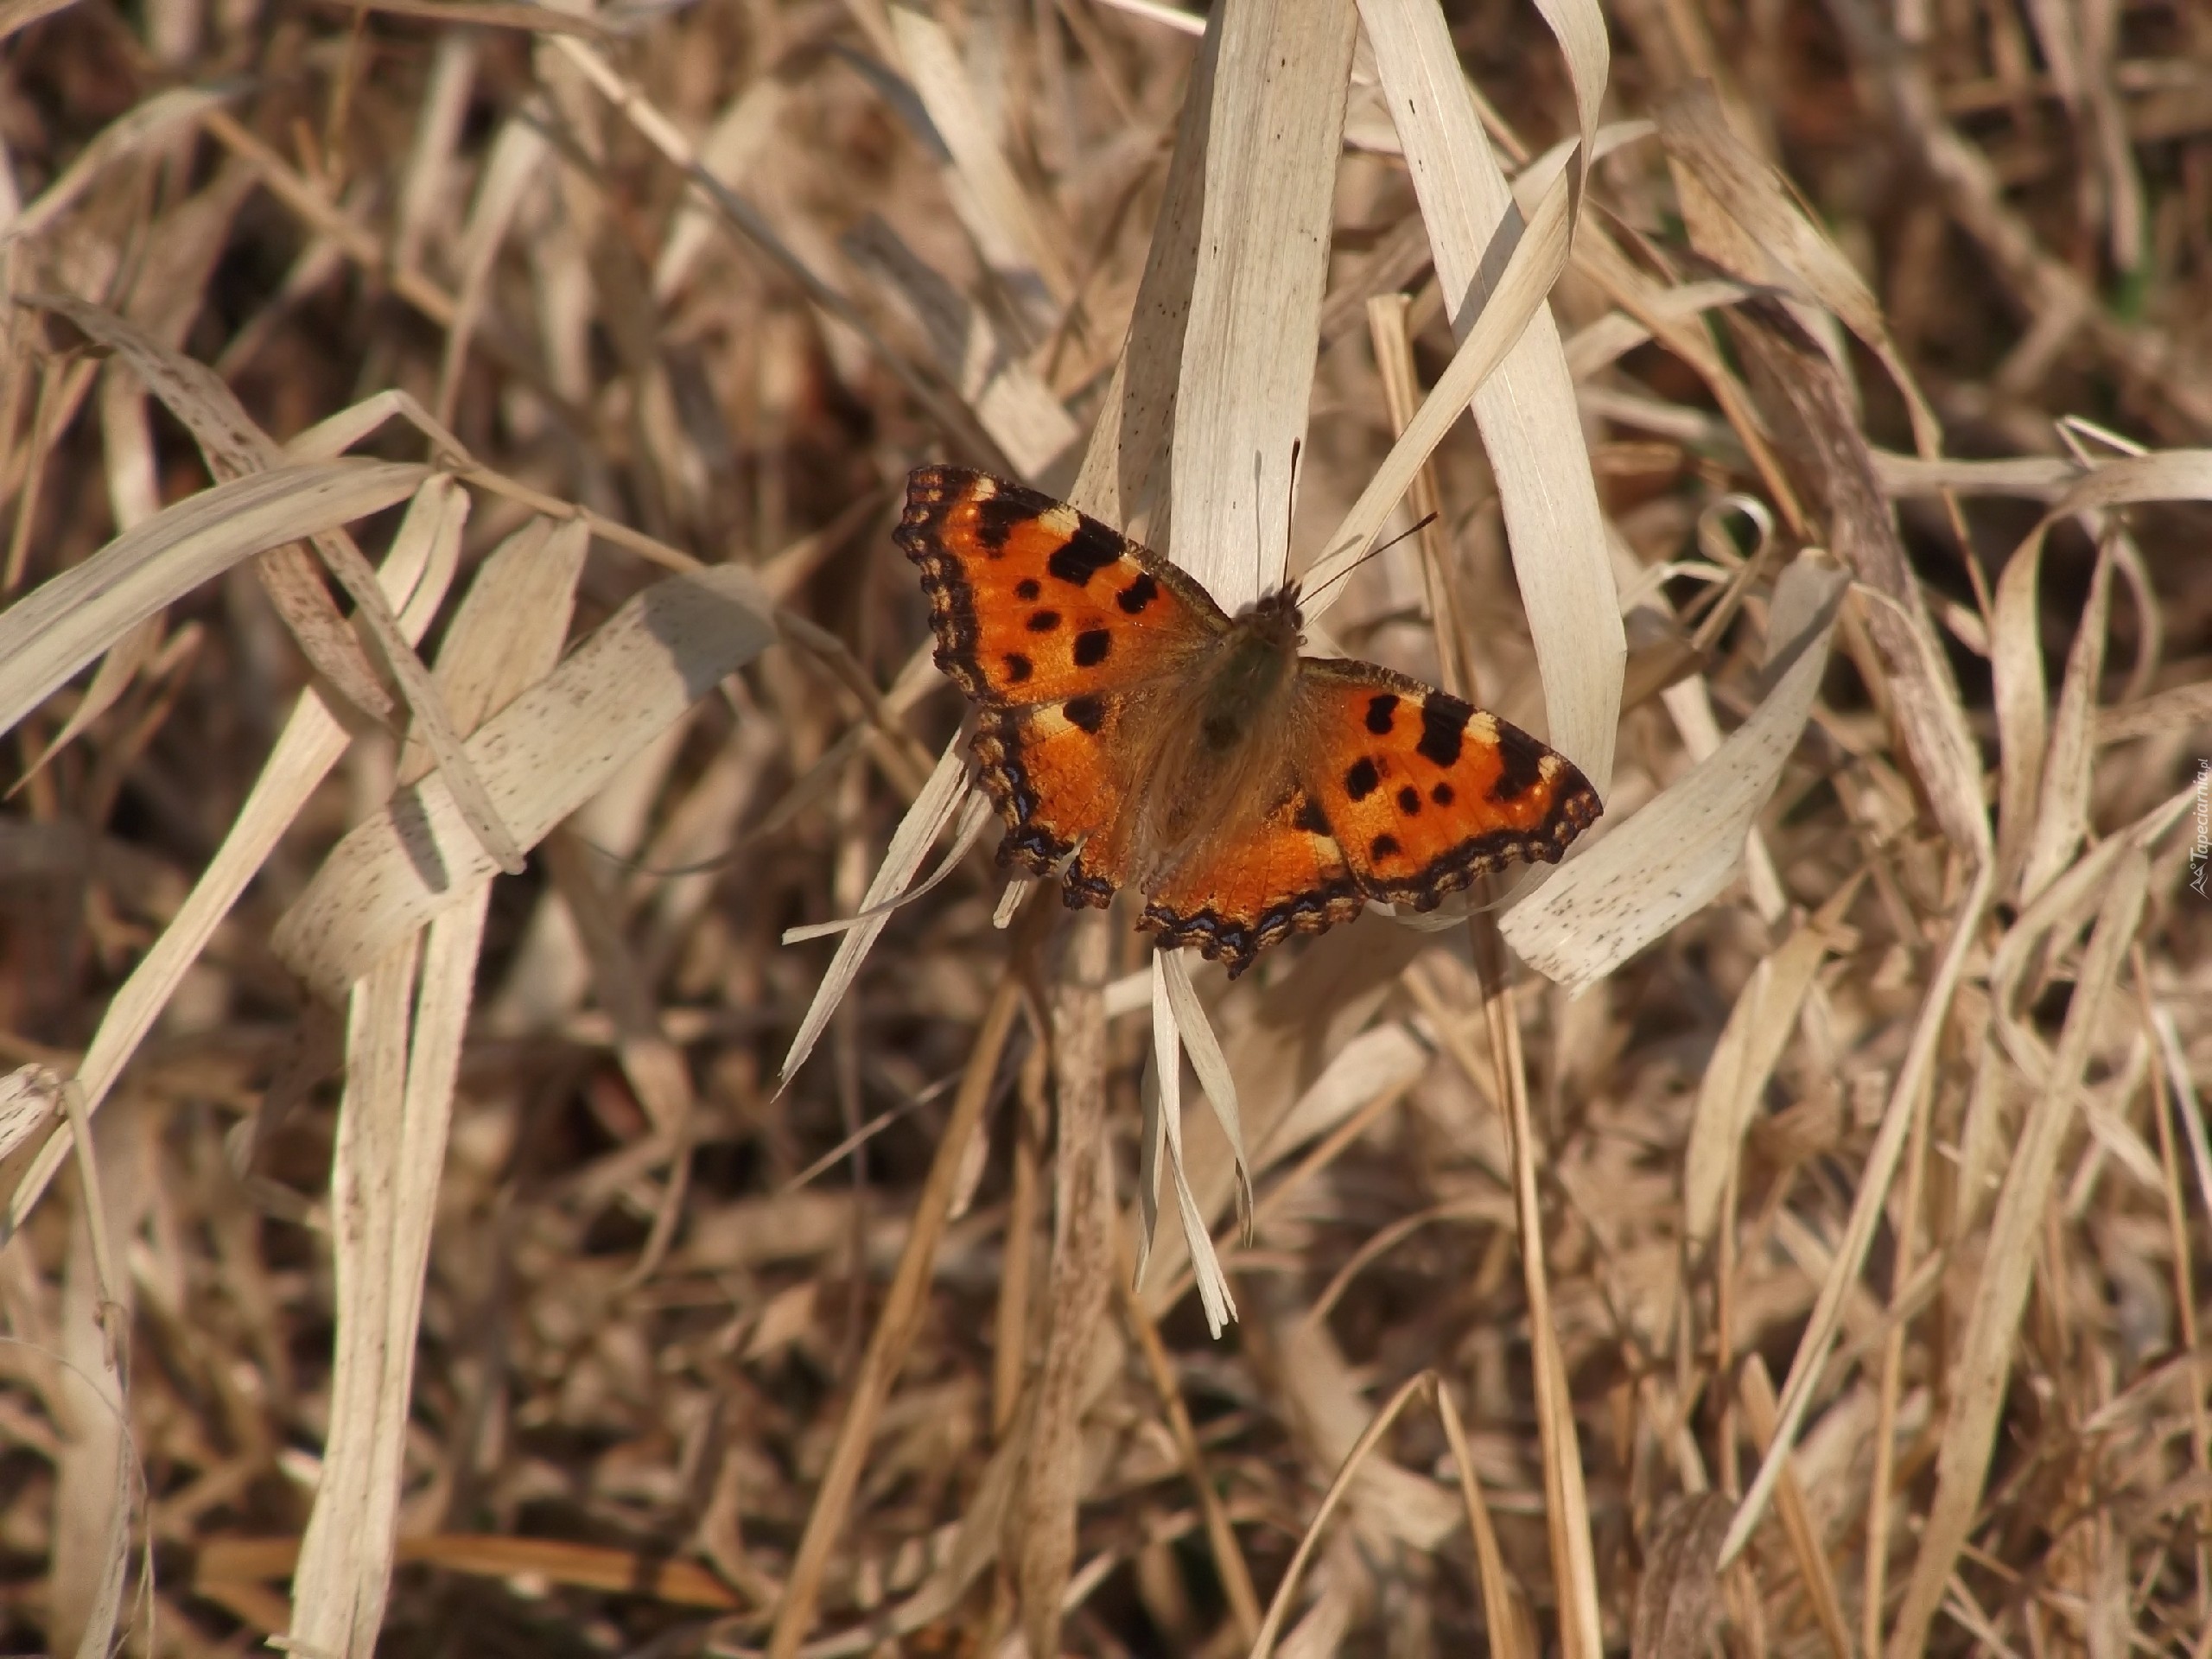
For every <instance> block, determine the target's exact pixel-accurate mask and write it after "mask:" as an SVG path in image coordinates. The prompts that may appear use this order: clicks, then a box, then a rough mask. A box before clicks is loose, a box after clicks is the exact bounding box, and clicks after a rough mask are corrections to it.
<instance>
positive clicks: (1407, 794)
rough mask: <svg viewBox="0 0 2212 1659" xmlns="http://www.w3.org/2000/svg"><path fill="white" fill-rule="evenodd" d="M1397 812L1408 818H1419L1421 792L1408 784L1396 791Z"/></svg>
mask: <svg viewBox="0 0 2212 1659" xmlns="http://www.w3.org/2000/svg"><path fill="white" fill-rule="evenodd" d="M1398 810H1399V811H1401V812H1402V813H1404V814H1405V815H1406V816H1407V817H1409V818H1417V817H1420V816H1421V791H1419V790H1417V789H1415V788H1414V786H1413V785H1411V784H1408V785H1406V786H1405V787H1404V788H1403V789H1402V790H1400V791H1398Z"/></svg>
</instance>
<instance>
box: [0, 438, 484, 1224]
mask: <svg viewBox="0 0 2212 1659" xmlns="http://www.w3.org/2000/svg"><path fill="white" fill-rule="evenodd" d="M263 476H264V477H266V476H268V475H267V474H263ZM248 481H249V482H250V481H251V480H248ZM467 509H468V498H467V496H466V495H465V494H463V493H461V490H460V488H459V487H458V486H455V485H454V482H453V480H450V479H448V478H444V477H434V478H432V479H430V480H429V481H428V482H426V483H425V484H424V485H423V487H422V488H421V489H420V490H419V491H417V492H416V496H415V499H414V500H413V501H412V502H411V503H410V505H409V507H408V512H407V518H406V520H405V522H404V524H402V526H401V528H400V531H399V533H398V535H397V537H395V538H394V539H393V543H392V550H391V556H389V557H387V558H386V559H385V563H384V567H383V569H382V570H381V571H380V572H379V579H380V580H381V581H383V582H385V584H386V586H385V593H386V595H387V597H389V598H390V600H391V602H392V605H393V607H394V608H395V609H396V610H397V612H398V614H399V626H400V629H401V631H402V632H404V634H405V635H406V636H407V638H408V639H410V640H414V639H421V638H422V636H423V632H424V631H425V630H426V629H427V628H428V627H429V625H430V618H431V616H432V615H433V614H434V613H435V611H436V609H437V607H438V605H439V603H440V602H441V601H442V600H443V599H444V598H445V594H446V587H447V584H448V582H451V580H452V579H453V573H454V565H455V563H456V562H457V561H458V559H459V556H460V552H461V527H462V525H463V524H464V523H465V522H466V520H467ZM346 742H347V737H346V730H345V728H343V727H342V726H340V724H339V722H338V721H337V719H336V718H335V717H334V715H332V714H331V712H330V710H329V709H328V708H327V706H326V705H325V704H324V703H323V702H322V701H321V698H320V697H319V696H315V694H314V693H312V692H310V693H308V694H307V695H306V696H303V697H302V699H301V702H300V704H299V707H298V708H296V709H294V710H293V713H292V716H291V718H290V719H289V721H286V722H285V726H284V729H283V733H282V734H281V735H280V736H279V737H278V739H277V743H276V746H275V747H274V748H272V749H271V751H270V756H269V759H268V760H267V761H266V762H265V763H264V766H263V767H262V771H261V774H260V777H259V779H258V780H257V782H256V784H255V785H254V787H253V789H252V790H251V791H250V792H249V794H248V795H247V797H246V799H245V803H244V804H243V805H242V806H241V807H240V808H239V810H238V817H237V818H236V819H235V820H234V821H233V823H232V826H231V829H230V833H229V834H228V836H226V837H225V839H224V842H223V844H222V846H221V847H220V848H219V849H217V851H216V854H215V856H214V858H213V860H212V861H210V862H209V864H208V866H207V870H206V871H205V872H204V873H203V874H202V875H201V876H200V880H199V881H198V882H197V883H195V884H194V887H193V889H192V892H191V893H190V894H189V895H188V897H187V898H186V899H185V901H184V902H183V904H181V906H179V907H178V909H177V912H176V914H175V916H174V917H173V918H171V919H170V922H169V925H168V927H166V928H164V929H163V930H162V936H161V937H160V938H158V939H156V941H155V942H154V944H153V946H152V947H151V948H150V949H149V950H148V951H147V953H146V954H145V956H144V957H142V958H140V960H139V963H138V965H137V967H136V968H135V969H133V970H132V971H131V974H130V977H129V978H128V979H127V980H126V981H124V984H123V985H122V987H121V988H119V989H118V991H117V992H116V994H115V995H114V997H113V998H112V999H111V1001H110V1002H109V1004H108V1007H107V1012H106V1014H105V1018H103V1019H102V1020H101V1021H100V1024H99V1029H98V1030H97V1031H96V1032H94V1033H93V1034H92V1042H91V1044H90V1045H89V1046H87V1047H86V1051H85V1054H84V1058H82V1059H81V1060H80V1061H79V1063H78V1069H77V1080H78V1084H79V1087H80V1088H82V1089H83V1090H84V1092H85V1097H86V1111H87V1112H92V1111H96V1110H98V1109H99V1105H100V1103H101V1102H102V1101H104V1100H105V1099H106V1097H107V1095H108V1091H109V1090H111V1088H112V1087H113V1086H114V1084H115V1081H116V1078H117V1077H118V1075H120V1073H121V1071H122V1070H123V1067H124V1063H125V1062H126V1061H127V1060H128V1059H129V1058H130V1056H131V1055H132V1054H133V1053H134V1052H137V1048H138V1046H139V1045H140V1044H141V1043H142V1042H143V1041H144V1040H145V1038H146V1035H147V1033H149V1031H151V1030H152V1029H153V1026H154V1021H155V1020H156V1019H157V1018H158V1017H159V1015H160V1014H161V1012H162V1008H163V1007H166V1006H167V1005H168V1001H169V999H170V997H171V996H172V995H175V991H176V989H177V987H178V986H179V985H180V984H181V982H183V979H184V976H185V975H186V974H187V973H188V971H189V970H190V969H191V967H192V965H193V963H194V962H195V961H196V960H197V959H198V958H199V956H200V952H201V951H202V950H204V949H205V948H206V946H207V941H208V939H209V938H211V937H212V936H213V933H214V931H215V929H216V927H217V926H218V925H220V923H221V922H222V920H223V918H224V917H225V916H226V914H228V913H229V912H230V910H231V907H232V906H233V905H235V904H236V903H237V902H238V895H239V894H240V893H243V892H244V891H245V886H246V884H247V882H248V881H250V880H251V879H252V878H253V875H254V874H255V873H256V872H257V870H259V869H260V868H261V867H262V865H263V863H264V861H265V860H266V859H267V858H268V856H269V854H270V849H271V848H273V847H274V846H275V845H276V843H277V838H278V837H279V836H281V835H283V832H284V831H285V830H286V829H288V828H289V827H290V825H291V823H292V822H293V820H294V818H295V817H296V816H297V815H298V813H299V811H300V809H301V808H302V806H303V805H304V804H305V803H306V801H307V798H308V795H309V793H310V792H311V791H313V790H314V789H315V785H317V784H319V783H320V782H321V780H322V779H323V777H324V775H325V774H326V773H327V772H328V771H329V770H330V768H331V767H332V766H334V765H336V764H337V761H338V758H339V756H340V753H343V751H344V749H345V747H346ZM67 1151H68V1144H67V1137H57V1138H56V1141H54V1143H53V1144H50V1145H48V1147H45V1148H43V1149H42V1150H41V1153H40V1154H39V1157H38V1160H37V1161H36V1162H35V1163H34V1164H33V1165H32V1166H31V1168H30V1169H29V1171H28V1172H27V1173H25V1175H24V1177H23V1179H22V1182H21V1183H20V1184H19V1185H17V1186H16V1191H15V1192H14V1194H13V1195H12V1197H11V1198H10V1203H9V1209H8V1219H7V1225H6V1229H5V1233H4V1234H0V1236H10V1235H12V1234H13V1233H14V1232H15V1231H16V1229H17V1228H19V1227H20V1226H22V1223H23V1219H24V1217H26V1216H28V1215H29V1213H30V1211H31V1209H32V1207H33V1206H34V1205H35V1204H36V1203H37V1202H38V1199H39V1198H40V1196H41V1194H42V1193H43V1192H45V1190H46V1185H47V1183H48V1181H49V1180H51V1179H53V1177H54V1173H55V1171H57V1170H58V1169H59V1168H60V1160H62V1158H63V1157H65V1156H66V1155H67Z"/></svg>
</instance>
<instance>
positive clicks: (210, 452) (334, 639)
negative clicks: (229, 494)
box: [37, 296, 522, 875]
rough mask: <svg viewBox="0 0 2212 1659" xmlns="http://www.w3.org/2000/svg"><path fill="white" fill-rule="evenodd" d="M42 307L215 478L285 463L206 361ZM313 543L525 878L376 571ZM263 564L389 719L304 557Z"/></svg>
mask: <svg viewBox="0 0 2212 1659" xmlns="http://www.w3.org/2000/svg"><path fill="white" fill-rule="evenodd" d="M37 303H39V304H41V305H42V306H44V307H45V308H47V309H48V310H51V311H54V312H56V313H58V314H59V315H62V316H65V317H67V318H68V319H69V321H71V322H72V323H73V325H75V326H76V327H79V328H80V329H82V330H83V331H84V332H85V333H86V334H89V335H91V336H92V338H93V339H95V340H100V341H101V342H102V343H104V344H106V345H109V346H112V347H113V348H114V349H115V350H116V351H117V352H118V353H121V354H122V355H123V356H124V358H125V359H127V360H128V361H129V362H130V365H131V367H132V368H133V369H134V370H135V371H136V372H137V373H138V374H139V375H140V376H141V377H142V378H143V379H144V380H145V382H146V385H147V387H148V389H149V391H153V392H154V393H155V395H156V396H157V397H160V398H161V400H162V403H163V404H165V405H167V407H168V410H169V412H170V413H171V414H173V415H175V416H176V417H177V418H178V419H179V420H181V421H182V422H183V423H185V425H186V426H188V427H189V428H190V429H191V430H192V434H193V436H194V438H195V439H196V440H197V441H198V442H199V443H200V449H201V451H202V453H203V454H205V455H206V457H207V465H208V468H209V470H210V471H212V472H213V473H214V474H215V475H216V476H217V477H218V478H225V477H228V476H231V475H232V474H246V473H251V472H257V471H260V470H262V469H263V468H264V467H270V466H273V465H275V464H277V462H278V461H279V460H280V459H281V458H282V455H283V451H281V450H280V449H278V448H277V446H276V444H275V443H273V442H271V441H270V438H269V436H268V435H267V434H265V433H264V432H263V431H262V430H261V429H260V428H259V427H258V426H257V425H255V424H254V423H253V421H252V419H251V417H250V416H248V415H247V414H246V412H245V409H244V408H243V407H242V406H241V405H240V404H238V399H237V398H236V397H234V396H233V395H232V392H231V390H230V388H229V387H228V386H226V385H224V384H223V383H222V381H220V380H219V379H218V378H216V377H215V375H214V374H213V372H211V371H209V370H208V369H207V368H206V367H205V366H204V365H200V364H199V363H195V362H194V361H193V360H192V359H189V358H188V357H185V356H182V355H181V353H176V352H173V351H170V350H169V349H168V348H167V347H166V346H162V344H161V343H160V342H159V341H158V340H154V339H152V338H150V337H149V336H148V335H147V334H144V333H143V332H142V331H140V330H139V329H137V328H136V327H132V326H131V325H130V323H128V322H126V321H124V320H123V319H122V318H120V317H117V316H114V315H111V314H109V313H107V312H104V311H102V310H100V309H99V308H98V307H96V306H89V305H86V304H84V303H82V302H79V301H76V300H73V299H70V298H68V297H67V296H46V297H42V298H41V299H39V300H38V301H37ZM308 539H310V540H312V541H313V542H314V543H315V550H316V551H317V552H318V553H320V554H321V556H322V560H323V563H325V564H326V565H327V566H328V567H329V569H330V572H331V574H332V575H334V576H336V577H337V578H338V582H339V585H340V587H342V588H345V590H346V593H347V594H349V595H350V596H351V597H352V599H353V603H354V606H355V609H356V614H357V616H358V618H359V626H360V629H361V631H362V632H364V633H365V634H366V635H367V636H368V638H369V640H370V642H372V644H373V645H374V646H375V648H376V651H377V653H378V656H379V657H381V658H383V660H384V662H385V665H386V666H387V667H388V668H389V669H390V671H391V674H392V677H394V678H395V679H397V681H398V683H399V688H400V692H401V695H402V696H404V698H405V700H406V702H407V705H408V708H409V709H410V712H411V713H412V714H413V715H414V716H415V728H414V729H415V731H416V734H418V735H419V736H420V737H421V738H422V739H423V741H425V742H427V743H428V744H429V746H430V748H431V751H432V752H433V753H435V754H436V756H437V757H438V763H439V765H440V766H442V767H443V768H444V769H445V771H446V772H447V774H448V777H447V785H448V788H449V789H450V790H451V791H453V797H454V802H455V804H457V805H458V806H459V807H460V809H461V817H462V820H463V822H465V823H467V825H468V828H469V829H470V831H471V833H473V834H474V836H476V837H477V839H478V840H480V841H481V842H483V843H484V846H485V849H486V851H488V852H489V853H490V854H491V855H492V857H493V860H494V861H495V862H497V863H498V865H499V868H501V869H502V870H504V871H505V872H506V873H507V874H510V875H515V874H520V873H521V870H522V853H521V851H520V849H518V848H517V846H516V845H515V842H514V838H513V837H512V836H511V835H509V834H508V832H507V829H506V826H505V824H504V823H501V822H500V820H499V814H498V812H497V811H496V810H493V805H492V803H491V800H490V798H489V797H488V796H487V795H486V792H485V789H484V785H483V783H482V781H481V780H480V779H478V778H477V776H476V775H475V772H474V770H473V769H472V768H471V766H469V763H468V760H467V756H466V755H465V754H464V753H462V751H461V742H460V740H459V738H458V737H457V736H456V735H455V734H454V729H453V724H452V721H451V720H450V719H449V718H448V715H447V714H446V711H445V709H443V708H442V706H441V705H440V704H439V702H438V698H437V694H436V692H435V690H434V689H433V688H432V686H431V684H430V678H429V671H428V670H426V669H425V668H424V667H423V664H422V660H421V659H420V658H417V657H416V655H415V648H414V646H413V645H410V643H409V642H408V641H407V640H406V639H404V637H403V636H402V635H401V633H400V632H399V626H398V623H397V620H396V619H395V618H394V617H393V615H392V613H391V607H390V606H389V605H387V604H385V599H384V594H383V591H382V590H381V589H380V588H378V586H377V580H376V573H375V572H374V571H373V570H372V569H370V567H369V563H368V561H367V560H365V559H364V558H363V557H362V556H361V551H360V550H359V548H357V547H356V546H354V545H353V538H352V537H349V536H348V535H346V532H345V531H343V530H342V529H340V528H337V527H336V526H330V527H325V528H318V529H317V530H315V531H313V532H312V533H311V534H310V535H309V537H308ZM257 569H259V571H260V574H261V576H262V580H263V582H264V586H265V587H266V588H268V590H269V594H270V598H271V599H272V600H274V601H276V603H277V609H278V610H279V612H281V613H283V616H284V618H285V620H286V621H287V622H288V623H289V625H290V626H291V629H292V632H293V634H294V636H295V637H296V639H298V640H299V642H300V645H301V648H302V650H303V651H304V652H306V653H307V655H308V659H309V660H310V661H311V662H313V663H314V664H315V666H316V667H317V668H319V669H320V670H321V671H322V672H323V673H324V674H325V675H326V676H327V677H329V678H330V679H331V681H332V682H333V683H334V685H335V686H336V687H337V689H338V690H340V692H341V693H343V694H344V695H345V696H347V697H348V698H349V699H350V700H351V701H353V703H354V705H355V706H356V707H357V708H360V709H364V710H365V711H366V712H367V713H369V714H372V715H386V714H387V713H389V712H390V711H391V699H390V697H389V696H386V695H385V691H384V689H383V687H382V685H381V684H380V683H378V679H377V677H376V674H375V671H373V670H372V668H371V667H370V666H369V664H368V662H367V659H366V658H365V657H364V656H363V654H362V644H361V641H359V639H355V638H354V636H353V633H352V632H349V631H348V630H347V629H346V626H345V625H344V623H343V622H342V621H341V620H340V617H339V614H338V612H337V609H336V607H334V605H333V604H332V603H331V601H330V598H329V596H328V594H326V593H325V592H324V591H323V588H322V584H321V580H320V579H319V578H318V577H317V576H316V575H315V571H314V569H313V567H312V565H311V564H310V563H309V562H308V558H307V556H306V555H305V554H304V553H302V552H300V551H299V550H297V549H296V548H291V547H280V548H277V549H272V550H270V552H269V554H268V555H267V556H265V557H264V559H263V560H262V562H261V563H260V564H259V566H258V567H257Z"/></svg>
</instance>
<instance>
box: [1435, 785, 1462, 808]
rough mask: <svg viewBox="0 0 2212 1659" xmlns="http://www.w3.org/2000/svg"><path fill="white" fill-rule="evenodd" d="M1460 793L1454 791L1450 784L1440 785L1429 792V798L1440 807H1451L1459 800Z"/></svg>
mask: <svg viewBox="0 0 2212 1659" xmlns="http://www.w3.org/2000/svg"><path fill="white" fill-rule="evenodd" d="M1428 798H1429V799H1430V800H1432V801H1434V802H1435V803H1436V804H1438V805H1439V806H1449V805H1451V804H1452V802H1453V801H1455V800H1457V799H1458V798H1459V791H1457V790H1455V789H1453V788H1452V785H1449V784H1439V785H1437V786H1436V787H1435V788H1434V789H1432V790H1430V791H1428Z"/></svg>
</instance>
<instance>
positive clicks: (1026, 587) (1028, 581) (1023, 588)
mask: <svg viewBox="0 0 2212 1659" xmlns="http://www.w3.org/2000/svg"><path fill="white" fill-rule="evenodd" d="M1044 591H1045V590H1044V588H1041V587H1039V585H1038V582H1037V578H1036V577H1034V576H1024V577H1023V578H1022V579H1021V580H1020V582H1015V583H1014V597H1015V598H1016V599H1034V598H1036V597H1037V595H1038V594H1041V593H1043V592H1044Z"/></svg>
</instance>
